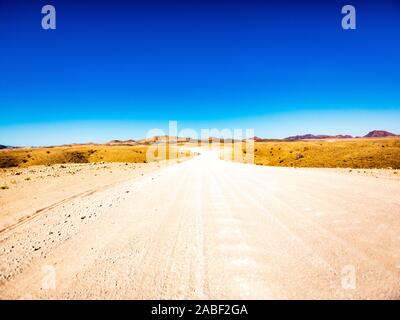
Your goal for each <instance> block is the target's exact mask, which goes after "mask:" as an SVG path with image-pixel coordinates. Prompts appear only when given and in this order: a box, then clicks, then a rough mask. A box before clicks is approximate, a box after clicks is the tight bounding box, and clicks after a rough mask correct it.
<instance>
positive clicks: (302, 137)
mask: <svg viewBox="0 0 400 320" xmlns="http://www.w3.org/2000/svg"><path fill="white" fill-rule="evenodd" d="M351 138H353V137H352V136H350V135H343V134H339V135H336V136H329V135H325V134H319V135H314V134H311V133H308V134H303V135H297V136H291V137H287V138H285V139H284V140H288V141H296V140H312V139H351Z"/></svg>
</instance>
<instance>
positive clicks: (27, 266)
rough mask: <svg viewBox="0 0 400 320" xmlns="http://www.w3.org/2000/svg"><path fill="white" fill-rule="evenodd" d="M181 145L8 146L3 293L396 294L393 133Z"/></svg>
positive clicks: (399, 206)
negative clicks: (151, 154) (230, 152)
mask: <svg viewBox="0 0 400 320" xmlns="http://www.w3.org/2000/svg"><path fill="white" fill-rule="evenodd" d="M182 143H183V141H179V145H178V146H174V148H178V152H174V154H178V157H174V158H172V159H164V160H161V161H154V162H150V163H146V162H147V161H146V156H145V155H146V151H147V148H149V145H151V143H150V144H149V143H146V144H143V143H142V144H135V143H133V144H135V145H132V142H130V143H129V145H124V143H123V142H113V143H111V144H108V145H83V146H76V145H73V146H62V147H53V148H16V149H5V150H2V151H0V155H1V156H0V162H1V163H2V166H3V167H4V168H3V169H1V170H2V171H1V173H0V180H1V189H0V256H1V259H0V298H2V299H8V298H12V299H17V298H22V299H49V298H50V299H53V298H56V299H98V298H111V299H145V298H147V299H191V298H197V299H203V298H214V299H237V298H251V299H286V298H288V299H333V298H339V299H357V298H363V299H364V298H367V299H398V298H400V286H399V279H400V250H399V248H400V236H399V235H400V174H399V168H400V166H399V155H400V154H399V149H400V147H399V139H398V138H396V137H388V138H370V139H346V140H342V139H340V140H332V139H323V140H307V141H291V142H289V141H272V142H255V144H254V148H255V149H254V150H255V152H254V154H255V163H256V164H263V165H266V166H256V165H253V164H248V163H240V162H237V161H225V160H222V159H221V154H222V153H224V152H225V153H226V149H227V148H228V149H229V148H230V145H229V144H218V145H217V146H216V147H215V146H214V147H210V146H209V145H205V146H199V145H198V143H192V144H189V145H186V146H183V144H182ZM243 150H244V149H243ZM298 154H301V155H302V157H300V156H298ZM25 160H26V161H25ZM228 160H229V159H228ZM281 160H283V161H281ZM5 164H6V165H5ZM10 164H12V165H10ZM284 166H286V167H284ZM292 166H293V167H292ZM301 167H308V168H301ZM313 167H319V168H313ZM321 167H325V168H321ZM371 168H373V169H371ZM349 277H350V278H349ZM349 279H350V280H349Z"/></svg>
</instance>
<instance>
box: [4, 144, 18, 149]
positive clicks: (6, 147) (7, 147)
mask: <svg viewBox="0 0 400 320" xmlns="http://www.w3.org/2000/svg"><path fill="white" fill-rule="evenodd" d="M11 148H15V147H11V146H5V145H3V144H0V149H11Z"/></svg>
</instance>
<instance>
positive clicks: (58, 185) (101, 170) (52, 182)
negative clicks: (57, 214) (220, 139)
mask: <svg viewBox="0 0 400 320" xmlns="http://www.w3.org/2000/svg"><path fill="white" fill-rule="evenodd" d="M162 165H164V164H163V163H149V164H145V163H92V164H86V163H83V164H56V165H51V166H42V165H41V166H32V167H29V168H10V169H1V170H0V187H1V186H6V189H1V190H0V230H2V229H4V228H6V227H7V226H9V225H12V224H14V223H16V222H17V221H18V220H19V219H23V218H25V217H27V216H30V215H32V214H34V213H35V212H36V211H38V210H42V209H44V208H46V207H48V206H52V205H55V204H57V203H59V202H60V201H63V200H66V199H69V198H73V197H78V196H83V195H85V194H87V193H91V192H95V191H98V190H100V189H104V188H107V187H111V186H112V185H114V184H116V183H118V182H121V181H124V180H127V179H132V178H135V177H138V176H142V175H144V174H147V173H149V172H152V171H154V170H157V169H159V168H160V166H162Z"/></svg>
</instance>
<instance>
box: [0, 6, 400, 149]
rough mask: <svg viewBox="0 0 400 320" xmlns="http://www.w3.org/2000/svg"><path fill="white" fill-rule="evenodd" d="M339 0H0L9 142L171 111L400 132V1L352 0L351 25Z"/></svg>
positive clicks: (269, 133)
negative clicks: (53, 15)
mask: <svg viewBox="0 0 400 320" xmlns="http://www.w3.org/2000/svg"><path fill="white" fill-rule="evenodd" d="M45 4H52V5H54V6H55V7H56V9H57V29H56V30H53V31H50V30H43V29H42V28H41V18H42V14H41V7H42V6H43V5H45ZM344 4H347V2H341V1H327V2H324V1H320V3H319V2H316V1H315V2H314V1H305V2H302V3H299V1H279V2H276V3H273V2H266V1H194V2H189V1H142V2H136V1H129V2H128V1H119V0H116V1H112V2H111V1H109V2H105V1H104V2H102V1H79V2H78V1H57V0H54V1H22V0H16V1H3V0H0V41H1V50H0V109H1V114H2V116H1V118H0V144H7V145H49V144H60V143H69V142H87V141H93V142H104V141H107V140H110V139H127V138H133V139H137V138H142V137H144V136H145V135H146V132H147V130H149V129H151V128H154V127H160V128H167V127H168V121H169V120H177V121H178V126H179V128H182V129H183V128H186V127H191V128H194V129H196V130H199V129H200V128H211V127H215V128H220V129H222V128H226V127H230V128H232V129H233V128H254V129H255V133H256V135H258V136H264V137H269V138H282V137H286V136H288V135H293V134H301V133H309V132H310V133H316V134H318V133H324V134H325V133H327V134H339V133H343V134H353V135H363V134H365V133H367V132H368V131H370V130H373V129H386V130H389V131H394V132H396V133H400V59H399V57H400V4H399V2H398V1H375V2H370V1H352V2H351V4H353V5H354V6H355V7H356V9H357V29H356V30H347V31H346V30H343V29H342V28H341V18H342V14H341V7H342V6H343V5H344Z"/></svg>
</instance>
